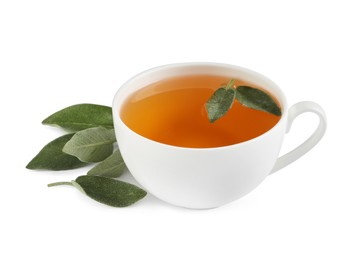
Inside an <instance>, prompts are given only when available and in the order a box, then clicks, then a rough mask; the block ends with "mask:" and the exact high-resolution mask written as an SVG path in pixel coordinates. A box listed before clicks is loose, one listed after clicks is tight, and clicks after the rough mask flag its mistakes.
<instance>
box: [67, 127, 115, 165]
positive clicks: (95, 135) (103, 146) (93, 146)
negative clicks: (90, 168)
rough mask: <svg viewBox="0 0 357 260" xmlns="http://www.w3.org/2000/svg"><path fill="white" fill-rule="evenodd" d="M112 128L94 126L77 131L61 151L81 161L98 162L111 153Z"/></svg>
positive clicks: (113, 134) (112, 141)
mask: <svg viewBox="0 0 357 260" xmlns="http://www.w3.org/2000/svg"><path fill="white" fill-rule="evenodd" d="M115 141H116V139H115V133H114V129H106V128H104V127H101V126H99V127H94V128H89V129H85V130H82V131H79V132H77V133H76V134H75V135H74V136H73V137H72V139H71V140H69V141H68V142H67V143H66V145H65V146H64V147H63V152H65V153H67V154H70V155H73V156H76V157H77V158H78V159H79V160H81V161H83V162H100V161H103V160H104V159H105V158H107V157H108V156H109V155H111V154H112V153H113V143H114V142H115Z"/></svg>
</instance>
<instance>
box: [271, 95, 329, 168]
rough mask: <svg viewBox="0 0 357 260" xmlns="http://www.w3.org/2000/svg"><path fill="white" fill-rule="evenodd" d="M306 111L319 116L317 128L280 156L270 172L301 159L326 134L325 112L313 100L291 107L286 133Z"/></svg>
mask: <svg viewBox="0 0 357 260" xmlns="http://www.w3.org/2000/svg"><path fill="white" fill-rule="evenodd" d="M305 112H313V113H315V114H317V115H318V116H319V119H320V122H319V125H318V127H317V129H316V130H315V132H314V133H313V134H312V135H311V136H310V137H309V138H308V139H307V140H306V141H305V142H303V143H302V144H301V145H299V146H298V147H296V148H295V149H294V150H292V151H290V152H288V153H287V154H284V155H283V156H280V157H279V158H278V160H277V161H276V163H275V165H274V167H273V170H272V171H271V173H270V174H272V173H274V172H276V171H278V170H280V169H282V168H284V167H285V166H287V165H288V164H290V163H292V162H294V161H295V160H297V159H299V158H300V157H301V156H303V155H304V154H305V153H307V152H308V151H310V150H311V148H313V147H314V146H315V145H316V144H317V143H318V142H319V141H320V140H321V138H322V137H323V135H324V134H325V131H326V126H327V120H326V115H325V112H324V110H323V109H322V107H321V106H320V105H318V104H316V103H315V102H311V101H303V102H299V103H296V104H295V105H293V106H292V107H291V108H290V109H289V112H288V122H287V128H286V133H288V132H289V131H290V128H291V125H292V123H293V121H294V119H295V118H296V117H297V116H298V115H300V114H302V113H305Z"/></svg>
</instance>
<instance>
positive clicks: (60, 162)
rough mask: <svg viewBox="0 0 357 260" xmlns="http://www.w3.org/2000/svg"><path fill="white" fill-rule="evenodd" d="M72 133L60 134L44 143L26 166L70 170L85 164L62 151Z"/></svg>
mask: <svg viewBox="0 0 357 260" xmlns="http://www.w3.org/2000/svg"><path fill="white" fill-rule="evenodd" d="M72 136H73V134H67V135H64V136H61V137H59V138H57V139H55V140H53V141H52V142H50V143H48V144H47V145H45V146H44V147H43V148H42V150H41V151H40V152H39V153H38V154H37V155H36V156H35V157H34V158H33V159H32V160H31V161H30V162H29V163H28V164H27V166H26V168H27V169H31V170H35V169H45V170H54V171H59V170H71V169H76V168H79V167H82V166H85V165H87V164H86V163H84V162H82V161H80V160H78V158H76V157H74V156H72V155H69V154H66V153H64V152H63V151H62V149H63V147H64V145H65V144H66V143H67V142H68V141H69V140H70V139H71V138H72Z"/></svg>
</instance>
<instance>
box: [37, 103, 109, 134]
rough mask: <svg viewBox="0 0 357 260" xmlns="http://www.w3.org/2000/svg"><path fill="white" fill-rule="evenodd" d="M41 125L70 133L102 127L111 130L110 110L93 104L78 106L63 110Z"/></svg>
mask: <svg viewBox="0 0 357 260" xmlns="http://www.w3.org/2000/svg"><path fill="white" fill-rule="evenodd" d="M42 124H45V125H53V126H59V127H63V128H65V129H68V130H71V131H80V130H83V129H87V128H92V127H97V126H103V127H105V128H108V129H111V128H113V116H112V108H111V107H107V106H101V105H95V104H78V105H74V106H70V107H67V108H64V109H62V110H60V111H58V112H56V113H54V114H52V115H51V116H49V117H47V118H46V119H45V120H43V121H42Z"/></svg>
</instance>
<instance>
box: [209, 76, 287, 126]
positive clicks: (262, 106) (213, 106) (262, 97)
mask: <svg viewBox="0 0 357 260" xmlns="http://www.w3.org/2000/svg"><path fill="white" fill-rule="evenodd" d="M235 99H236V100H237V101H238V102H239V103H241V104H242V105H243V106H246V107H249V108H252V109H255V110H260V111H263V112H267V113H270V114H273V115H276V116H281V109H280V107H279V105H278V104H277V103H276V102H275V101H274V99H273V98H272V97H271V96H270V95H269V94H268V93H266V92H265V91H263V90H260V89H257V88H253V87H249V86H238V87H236V88H235V87H234V79H231V80H230V81H229V83H228V84H227V85H225V86H222V87H220V88H218V89H217V90H216V91H215V92H214V93H213V94H212V96H211V97H210V98H209V99H208V101H207V102H206V111H207V115H208V119H209V121H210V123H213V122H215V121H216V120H218V119H220V118H221V117H223V116H224V115H225V114H226V113H227V112H228V111H229V109H231V107H232V105H233V103H234V100H235Z"/></svg>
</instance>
